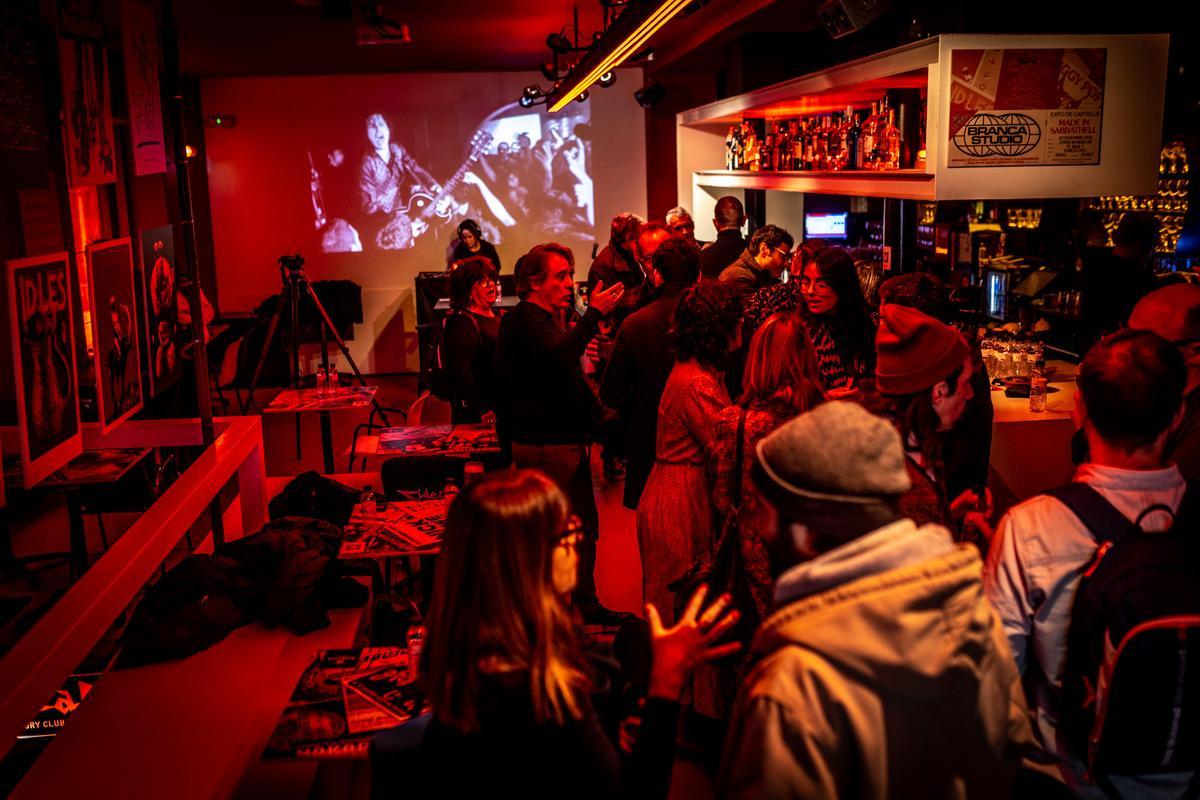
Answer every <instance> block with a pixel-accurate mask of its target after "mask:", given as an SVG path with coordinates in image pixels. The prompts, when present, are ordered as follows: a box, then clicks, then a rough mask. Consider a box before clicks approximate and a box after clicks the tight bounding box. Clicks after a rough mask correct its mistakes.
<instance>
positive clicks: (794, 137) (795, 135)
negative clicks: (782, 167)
mask: <svg viewBox="0 0 1200 800" xmlns="http://www.w3.org/2000/svg"><path fill="white" fill-rule="evenodd" d="M788 149H789V153H788V169H801V168H802V167H803V166H804V142H803V140H801V138H800V120H798V119H794V120H792V121H791V122H789V123H788Z"/></svg>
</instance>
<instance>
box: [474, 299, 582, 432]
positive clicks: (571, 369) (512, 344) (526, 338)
mask: <svg viewBox="0 0 1200 800" xmlns="http://www.w3.org/2000/svg"><path fill="white" fill-rule="evenodd" d="M599 329H600V312H599V311H597V310H596V309H594V308H589V309H588V311H587V313H586V314H584V315H583V317H581V318H580V319H579V321H578V322H577V323H576V324H575V325H574V326H573V327H572V328H571V329H570V330H569V331H565V330H563V329H562V326H561V325H559V323H558V320H557V319H555V316H554V315H553V314H551V313H550V312H549V311H547V310H545V309H544V308H542V307H541V306H539V305H537V304H536V303H533V302H530V301H529V300H522V301H521V302H520V303H518V304H517V307H516V308H514V309H513V310H512V311H510V312H509V313H507V314H505V315H504V317H503V318H502V319H501V320H500V336H499V338H498V340H497V342H496V376H497V386H496V401H497V402H496V416H497V422H498V424H499V427H500V434H501V436H502V437H503V438H504V439H505V440H506V441H512V442H517V443H519V444H542V445H545V444H584V443H585V442H587V441H588V439H589V437H590V436H591V433H592V430H593V428H594V425H595V422H596V419H597V417H598V412H599V402H598V401H597V400H596V395H595V394H593V392H592V390H591V388H590V387H589V386H588V385H587V381H586V380H585V379H584V377H583V369H582V367H580V365H579V359H580V358H581V357H582V356H583V352H584V350H586V349H587V344H588V342H589V341H591V340H592V338H594V337H595V335H596V333H597V332H598V331H599Z"/></svg>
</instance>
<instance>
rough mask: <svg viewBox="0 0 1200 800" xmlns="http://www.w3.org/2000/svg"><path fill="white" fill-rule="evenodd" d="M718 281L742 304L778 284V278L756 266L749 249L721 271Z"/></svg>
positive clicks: (756, 263)
mask: <svg viewBox="0 0 1200 800" xmlns="http://www.w3.org/2000/svg"><path fill="white" fill-rule="evenodd" d="M718 280H720V281H721V283H723V284H725V285H726V286H728V287H729V289H730V290H731V291H732V292H733V293H734V294H735V295H737V296H738V297H739V298H742V299H743V302H744V300H745V298H747V297H749V296H750V295H752V294H754V293H755V292H757V291H758V290H759V289H765V288H767V287H768V286H774V285H775V284H777V283H779V279H778V278H776V277H775V276H774V275H772V274H771V273H770V272H769V271H768V270H765V269H763V268H761V267H760V266H758V262H757V261H755V260H754V256H752V255H750V250H749V249H746V250H743V251H742V254H741V255H740V256H738V258H737V261H734V262H733V263H732V264H730V265H729V266H728V267H726V268H725V269H724V270H722V272H721V275H720V277H719V279H718Z"/></svg>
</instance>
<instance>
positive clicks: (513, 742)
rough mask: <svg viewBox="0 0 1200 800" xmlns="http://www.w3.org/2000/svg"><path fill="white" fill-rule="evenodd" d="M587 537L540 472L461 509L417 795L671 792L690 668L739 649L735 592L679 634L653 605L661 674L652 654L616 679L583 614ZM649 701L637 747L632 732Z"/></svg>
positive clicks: (521, 475) (436, 645) (690, 612)
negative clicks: (576, 603)
mask: <svg viewBox="0 0 1200 800" xmlns="http://www.w3.org/2000/svg"><path fill="white" fill-rule="evenodd" d="M583 538H584V537H583V534H582V532H581V531H580V530H579V526H578V520H577V519H573V518H572V515H571V513H570V508H569V506H568V503H567V498H566V496H565V495H564V494H563V493H562V491H561V490H559V488H558V487H557V486H556V485H555V483H554V482H553V481H551V480H550V479H549V478H547V477H546V476H545V475H544V474H542V473H541V472H538V471H536V470H512V471H506V472H499V473H493V474H491V475H489V476H487V477H485V478H483V479H482V480H480V481H478V482H476V483H474V484H472V485H471V486H470V487H468V488H467V489H465V490H464V491H463V493H462V494H461V495H459V496H458V497H457V498H456V499H455V500H454V502H453V503H452V504H451V506H450V509H449V512H448V514H447V516H446V530H445V535H444V537H443V539H442V548H441V553H440V554H439V557H438V570H437V577H436V578H435V580H434V587H433V596H432V598H431V602H430V610H429V614H428V617H427V626H428V637H427V644H426V647H425V648H424V651H423V652H422V654H421V666H420V674H421V676H422V679H423V682H424V688H425V690H426V692H427V696H428V698H429V702H430V705H431V706H432V714H433V718H432V720H431V721H430V723H429V727H428V728H427V729H426V731H425V735H424V738H423V739H422V742H421V744H420V746H419V747H418V748H417V750H416V752H415V754H414V756H415V757H413V758H412V759H410V762H411V764H406V765H405V766H411V769H405V770H403V772H404V775H403V786H404V791H405V793H406V794H411V795H412V796H413V797H429V796H434V795H435V794H436V795H440V796H445V797H471V796H475V797H481V796H499V797H551V796H560V795H561V796H564V797H565V796H570V797H586V798H601V797H604V798H608V797H632V796H637V797H658V798H665V797H666V796H667V790H668V787H669V785H670V778H671V768H672V762H673V751H674V742H675V732H676V725H677V720H678V715H679V698H680V693H681V691H682V689H683V686H684V685H685V682H686V681H687V679H688V677H689V675H690V673H691V671H692V668H693V667H695V666H696V665H698V664H702V663H706V662H709V661H712V660H715V659H718V658H722V657H724V656H727V655H731V654H732V653H734V652H736V651H737V650H738V648H739V645H738V644H737V643H727V644H720V643H719V642H720V641H721V639H722V638H723V637H724V636H725V635H726V634H727V633H728V632H729V630H730V629H731V628H732V627H733V625H734V624H736V622H737V619H738V615H737V613H736V612H731V611H729V601H730V599H729V598H728V597H727V596H721V597H718V598H717V599H716V601H715V602H713V603H712V604H710V605H708V606H707V608H705V607H704V600H705V594H706V592H705V590H704V589H703V588H701V589H700V590H699V591H698V592H697V593H696V594H695V595H693V597H692V598H691V601H690V603H689V605H688V607H687V609H686V612H685V613H684V614H683V615H682V616H681V618H680V619H679V621H678V622H677V623H676V624H674V625H672V626H670V627H666V626H664V625H663V623H662V621H661V619H660V615H659V612H658V609H656V608H655V607H654V606H647V607H646V620H647V623H648V627H649V650H650V653H649V655H650V658H649V669H648V672H649V675H648V677H647V676H646V675H645V672H646V669H645V667H644V666H643V667H642V674H641V675H635V674H634V673H635V672H636V671H637V670H636V668H634V665H633V663H632V662H634V661H638V660H640V661H642V663H643V664H644V656H642V655H641V654H638V655H637V656H636V657H635V658H633V659H629V660H627V662H626V663H627V664H629V666H630V667H631V669H629V670H627V671H621V670H618V669H614V666H615V665H614V664H612V663H611V659H610V660H609V661H608V663H606V662H605V660H604V659H601V658H598V657H596V655H595V650H596V648H595V646H594V645H592V646H589V645H588V642H587V639H586V637H585V635H584V633H583V631H582V629H581V628H580V627H579V619H578V617H577V615H575V614H574V613H573V612H574V609H573V608H572V606H571V600H570V597H571V591H572V589H573V588H574V587H575V584H576V582H577V580H578V571H579V562H580V558H579V554H578V552H577V551H578V548H579V546H580V544H581V543H582V541H583ZM632 630H633V628H632V626H631V628H630V631H632ZM638 630H641V631H645V627H644V626H638ZM643 637H644V633H643ZM618 639H619V640H620V634H619V635H618ZM626 641H631V640H626ZM640 644H642V646H643V647H644V639H643V641H642V642H640ZM613 650H614V652H615V653H617V654H620V653H622V650H621V648H620V647H619V646H618V645H617V644H616V643H615V644H614V648H613ZM589 651H590V652H589ZM639 696H641V697H644V705H643V706H642V708H641V712H640V724H638V725H637V733H636V737H634V736H632V735H630V734H631V730H630V729H631V726H630V725H628V724H627V725H624V726H621V725H619V723H620V720H621V717H622V716H623V715H624V713H625V711H624V709H625V708H628V707H634V706H635V705H636V703H637V702H638V698H639ZM606 723H607V724H606ZM618 729H620V733H618ZM614 739H615V740H617V741H619V742H620V744H621V747H620V749H618V745H617V744H615V743H614ZM621 750H624V753H622V752H621Z"/></svg>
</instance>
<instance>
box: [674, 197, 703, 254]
mask: <svg viewBox="0 0 1200 800" xmlns="http://www.w3.org/2000/svg"><path fill="white" fill-rule="evenodd" d="M663 221H664V222H666V223H667V227H668V228H670V229H671V231H672V232H673V233H674V234H675V235H676V236H682V237H683V238H684V239H687V240H688V241H690V242H692V243H693V244H695V245H696V246H697V247H704V245H706V244H708V242H702V241H700V240H699V239H697V238H696V221H695V220H694V219H692V215H691V214H689V213H688V210H687V209H686V208H684V207H683V206H675V207H674V208H672V209H671V210H670V211H668V212H667V214H666V216H665V217H663Z"/></svg>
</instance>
